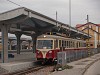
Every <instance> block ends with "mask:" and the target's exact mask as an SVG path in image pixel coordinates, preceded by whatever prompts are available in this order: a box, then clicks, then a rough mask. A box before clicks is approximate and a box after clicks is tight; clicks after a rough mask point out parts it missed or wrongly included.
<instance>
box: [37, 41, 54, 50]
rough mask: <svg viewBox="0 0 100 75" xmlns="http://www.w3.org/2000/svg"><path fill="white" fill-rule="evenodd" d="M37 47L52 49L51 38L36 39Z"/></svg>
mask: <svg viewBox="0 0 100 75" xmlns="http://www.w3.org/2000/svg"><path fill="white" fill-rule="evenodd" d="M37 48H38V49H43V48H46V49H52V48H53V40H38V41H37Z"/></svg>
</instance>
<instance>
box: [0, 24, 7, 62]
mask: <svg viewBox="0 0 100 75" xmlns="http://www.w3.org/2000/svg"><path fill="white" fill-rule="evenodd" d="M1 31H2V62H3V63H6V62H8V26H7V25H5V24H3V25H2V27H1Z"/></svg>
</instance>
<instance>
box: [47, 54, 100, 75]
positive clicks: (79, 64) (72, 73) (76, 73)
mask: <svg viewBox="0 0 100 75" xmlns="http://www.w3.org/2000/svg"><path fill="white" fill-rule="evenodd" d="M98 60H100V53H99V54H95V55H93V56H91V57H88V58H84V59H80V60H78V61H74V62H70V63H67V65H70V66H73V68H72V69H65V70H63V71H55V72H53V73H51V74H49V75H84V73H85V72H86V70H87V69H88V68H89V67H90V66H91V65H92V64H93V63H95V62H96V61H98Z"/></svg>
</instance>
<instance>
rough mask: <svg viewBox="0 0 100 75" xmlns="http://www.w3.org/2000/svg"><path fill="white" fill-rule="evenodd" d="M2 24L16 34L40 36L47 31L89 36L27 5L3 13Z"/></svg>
mask: <svg viewBox="0 0 100 75" xmlns="http://www.w3.org/2000/svg"><path fill="white" fill-rule="evenodd" d="M2 24H5V25H8V27H9V30H8V32H9V33H14V34H16V33H21V34H25V35H33V34H35V35H37V36H39V35H41V34H43V33H46V32H58V33H65V34H69V32H70V35H71V37H76V36H77V37H78V36H79V37H80V35H81V36H83V37H84V38H87V37H88V34H86V33H84V32H81V31H79V30H77V29H75V28H73V27H70V26H68V25H67V24H64V23H61V22H59V21H56V20H54V19H52V18H50V17H47V16H45V15H42V14H40V13H38V12H35V11H33V10H30V9H27V8H25V7H20V8H17V9H14V10H10V11H7V12H4V13H1V14H0V25H2ZM73 34H74V35H73ZM89 37H90V36H89Z"/></svg>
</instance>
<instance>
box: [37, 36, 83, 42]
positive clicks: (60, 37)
mask: <svg viewBox="0 0 100 75" xmlns="http://www.w3.org/2000/svg"><path fill="white" fill-rule="evenodd" d="M40 38H45V39H47V38H52V39H67V40H68V39H69V40H77V41H84V40H79V39H73V38H67V37H62V36H56V35H40V36H38V39H40Z"/></svg>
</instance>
